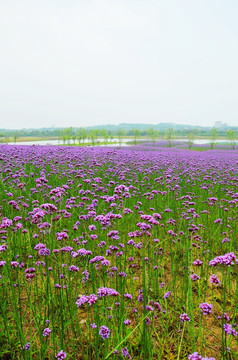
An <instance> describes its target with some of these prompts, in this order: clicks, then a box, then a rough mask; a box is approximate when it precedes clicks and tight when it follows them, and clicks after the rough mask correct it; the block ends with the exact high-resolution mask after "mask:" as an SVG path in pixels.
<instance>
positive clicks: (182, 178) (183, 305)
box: [0, 145, 238, 360]
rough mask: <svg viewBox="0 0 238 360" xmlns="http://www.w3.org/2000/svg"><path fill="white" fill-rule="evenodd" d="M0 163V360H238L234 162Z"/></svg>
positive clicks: (30, 158) (4, 159)
mask: <svg viewBox="0 0 238 360" xmlns="http://www.w3.org/2000/svg"><path fill="white" fill-rule="evenodd" d="M0 150H1V152H0V205H1V206H0V236H1V244H0V359H2V360H7V359H41V360H43V359H55V358H56V359H65V358H66V359H71V360H88V359H93V360H94V359H95V360H99V359H118V360H120V359H146V360H149V359H151V360H152V359H163V360H165V359H167V360H168V359H175V360H185V359H190V360H212V359H216V360H223V359H226V360H236V359H237V358H238V356H237V353H238V342H237V332H238V252H237V251H238V236H237V230H238V211H237V210H238V192H237V191H238V188H237V185H238V152H237V151H236V150H235V151H202V152H200V151H194V152H191V151H187V150H177V151H175V149H158V150H157V149H156V148H154V149H153V151H151V150H149V149H148V150H147V151H143V150H142V149H140V147H138V148H136V147H132V148H122V149H118V148H114V149H113V148H102V147H100V148H99V147H87V148H86V147H70V146H69V147H66V146H65V147H60V146H48V147H47V146H34V147H27V146H18V147H16V146H7V145H1V146H0Z"/></svg>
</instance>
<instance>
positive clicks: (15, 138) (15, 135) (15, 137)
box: [13, 133, 19, 144]
mask: <svg viewBox="0 0 238 360" xmlns="http://www.w3.org/2000/svg"><path fill="white" fill-rule="evenodd" d="M18 137H19V136H18V135H17V134H16V133H15V134H14V135H13V139H14V143H15V144H16V142H17V139H18Z"/></svg>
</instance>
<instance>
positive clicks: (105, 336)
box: [99, 325, 110, 340]
mask: <svg viewBox="0 0 238 360" xmlns="http://www.w3.org/2000/svg"><path fill="white" fill-rule="evenodd" d="M99 335H100V336H101V338H102V339H103V340H105V339H108V338H109V335H110V330H109V329H108V327H106V326H105V325H102V326H101V327H100V331H99Z"/></svg>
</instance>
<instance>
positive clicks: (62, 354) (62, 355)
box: [55, 350, 66, 360]
mask: <svg viewBox="0 0 238 360" xmlns="http://www.w3.org/2000/svg"><path fill="white" fill-rule="evenodd" d="M55 358H56V359H59V360H63V359H66V352H64V351H63V350H60V352H59V353H58V354H57V355H55Z"/></svg>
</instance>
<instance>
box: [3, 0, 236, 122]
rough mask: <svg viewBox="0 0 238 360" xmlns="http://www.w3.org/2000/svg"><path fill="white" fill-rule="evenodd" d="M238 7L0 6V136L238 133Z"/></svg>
mask: <svg viewBox="0 0 238 360" xmlns="http://www.w3.org/2000/svg"><path fill="white" fill-rule="evenodd" d="M237 15H238V1H237V0H117V1H116V0H98V1H96V0H39V1H38V0H21V1H20V0H0V128H23V127H24V128H28V127H32V128H34V127H36V128H39V127H48V126H51V125H54V126H56V127H57V126H59V127H60V126H78V127H80V126H89V125H100V124H119V123H122V122H127V123H152V124H156V123H160V122H173V123H180V124H195V125H196V124H197V125H205V126H213V125H214V123H215V121H223V122H225V123H228V124H229V125H237V126H238V21H237Z"/></svg>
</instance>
